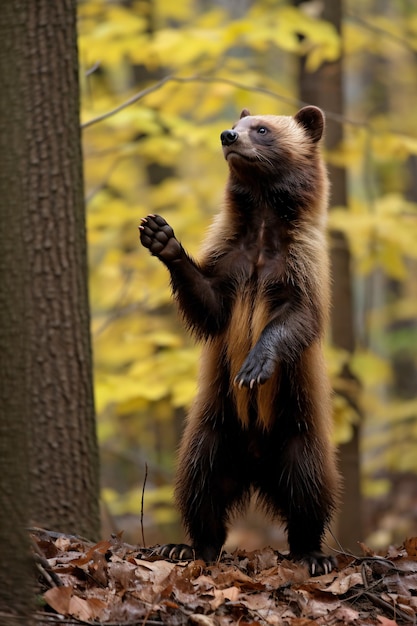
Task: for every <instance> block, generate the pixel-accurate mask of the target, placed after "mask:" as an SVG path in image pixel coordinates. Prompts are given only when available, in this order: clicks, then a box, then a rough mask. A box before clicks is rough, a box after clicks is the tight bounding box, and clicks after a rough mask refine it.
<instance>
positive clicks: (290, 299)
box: [140, 106, 339, 574]
mask: <svg viewBox="0 0 417 626" xmlns="http://www.w3.org/2000/svg"><path fill="white" fill-rule="evenodd" d="M323 130H324V116H323V113H322V111H321V110H320V109H318V108H316V107H313V106H307V107H304V108H302V109H301V110H300V111H299V112H298V113H297V114H296V115H295V116H294V117H291V116H275V115H262V116H260V115H250V113H249V111H247V110H246V109H244V110H243V111H242V114H241V117H240V120H239V121H238V122H237V123H236V124H235V125H234V126H233V128H231V129H230V130H225V131H223V132H222V133H221V143H222V146H223V153H224V157H225V159H226V161H227V164H228V166H229V178H228V181H227V184H226V190H225V198H224V203H223V207H222V210H221V211H220V213H219V214H218V215H217V217H216V218H215V220H214V222H213V224H212V226H211V229H210V231H209V233H208V236H207V238H206V240H205V242H204V245H203V250H202V254H201V258H200V260H199V261H195V260H193V259H192V258H191V257H190V256H189V255H188V254H187V252H186V251H185V249H184V248H183V246H182V245H181V243H180V242H179V241H178V240H177V239H176V237H175V235H174V232H173V230H172V228H171V227H170V226H169V225H168V224H167V222H166V221H165V220H164V219H163V218H162V217H160V216H158V215H148V217H146V218H144V219H143V220H142V224H141V226H140V239H141V242H142V245H143V246H145V247H146V248H148V249H149V250H150V252H151V253H152V254H153V255H154V256H156V257H158V259H160V260H161V261H162V262H163V263H164V264H165V265H166V267H167V268H168V270H169V272H170V277H171V285H172V290H173V293H174V296H175V298H176V300H177V302H178V305H179V308H180V311H181V313H182V315H183V318H184V320H185V323H186V324H187V326H188V327H189V328H190V329H191V331H193V332H194V333H195V335H196V336H197V338H198V339H199V340H201V341H202V343H203V350H202V357H201V367H200V375H199V388H198V394H197V397H196V399H195V401H194V404H193V406H192V408H191V411H190V413H189V415H188V419H187V424H186V427H185V431H184V434H183V438H182V443H181V446H180V451H179V460H178V471H177V476H176V490H175V493H176V500H177V503H178V506H179V508H180V511H181V514H182V519H183V523H184V525H185V527H186V530H187V531H188V534H189V537H190V540H191V545H190V546H187V545H183V544H179V545H176V544H169V545H167V546H164V547H163V548H162V553H163V554H166V555H169V556H170V557H171V558H185V559H187V558H193V557H195V558H202V559H204V560H205V561H208V562H211V561H214V560H215V559H216V558H217V557H218V555H219V553H220V551H221V548H222V546H223V544H224V542H225V539H226V533H227V523H228V520H229V517H230V514H231V512H232V511H233V510H236V509H239V510H241V509H242V508H243V507H244V506H245V505H246V504H247V503H248V501H249V498H250V496H251V494H252V493H254V492H256V494H257V497H258V501H259V502H260V503H261V504H262V506H263V507H264V508H265V510H266V511H267V512H268V513H270V514H271V513H272V514H273V515H274V516H279V517H280V518H281V519H282V520H283V521H284V522H285V524H286V529H287V533H288V543H289V548H290V555H291V557H292V558H294V559H296V560H300V561H303V562H304V563H306V564H307V565H308V567H309V569H310V572H311V573H312V574H320V573H323V572H328V571H330V570H331V569H332V567H333V565H334V559H333V558H332V557H330V556H326V555H324V554H323V553H322V551H321V544H322V539H323V535H324V532H325V529H326V527H327V525H328V523H329V521H330V518H331V515H332V513H333V511H334V509H335V504H336V502H337V498H338V492H339V476H338V471H337V468H336V461H335V450H334V447H333V445H332V442H331V426H332V409H331V397H330V388H329V382H328V378H327V374H326V366H325V362H324V359H323V350H322V342H323V337H324V334H325V329H326V324H327V320H328V309H329V268H328V253H327V245H326V234H325V226H326V215H327V204H328V179H327V173H326V169H325V166H324V163H323V160H322V157H321V154H320V147H319V143H320V139H321V137H322V134H323Z"/></svg>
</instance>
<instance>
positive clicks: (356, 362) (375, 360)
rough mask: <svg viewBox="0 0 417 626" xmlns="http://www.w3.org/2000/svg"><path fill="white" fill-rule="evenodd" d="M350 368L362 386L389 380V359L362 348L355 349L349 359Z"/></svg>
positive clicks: (379, 383) (380, 383)
mask: <svg viewBox="0 0 417 626" xmlns="http://www.w3.org/2000/svg"><path fill="white" fill-rule="evenodd" d="M349 365H350V368H351V370H352V372H353V374H355V375H356V376H357V378H358V379H359V381H360V382H361V384H362V385H364V386H373V385H382V384H383V383H387V382H389V381H390V380H391V368H390V364H389V361H388V360H386V359H383V358H382V357H379V356H378V355H376V354H374V353H372V352H369V351H364V350H358V351H356V352H355V353H354V354H353V355H352V357H351V359H350V363H349Z"/></svg>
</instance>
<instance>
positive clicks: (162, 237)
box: [139, 215, 182, 263]
mask: <svg viewBox="0 0 417 626" xmlns="http://www.w3.org/2000/svg"><path fill="white" fill-rule="evenodd" d="M139 234H140V241H141V243H142V245H143V246H144V247H145V248H148V250H149V251H150V253H151V254H153V255H154V256H156V257H158V258H159V259H161V261H165V262H167V263H170V262H172V261H176V260H177V259H179V258H181V251H182V248H181V244H180V243H179V241H178V240H177V239H176V238H175V235H174V231H173V230H172V228H171V226H170V225H169V224H168V223H167V222H166V221H165V220H164V218H163V217H161V216H160V215H148V216H147V217H144V218H142V223H141V225H140V226H139Z"/></svg>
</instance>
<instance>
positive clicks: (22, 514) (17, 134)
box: [0, 0, 32, 625]
mask: <svg viewBox="0 0 417 626" xmlns="http://www.w3.org/2000/svg"><path fill="white" fill-rule="evenodd" d="M24 42H25V12H24V10H22V7H21V6H20V3H19V2H17V1H15V0H4V1H3V3H2V4H1V7H0V76H1V83H2V84H1V92H0V553H1V565H0V623H2V624H5V623H7V624H10V625H11V624H14V623H18V620H19V619H20V623H23V621H22V620H23V619H24V620H25V623H27V624H28V623H29V613H30V610H31V599H32V598H31V592H30V574H29V573H30V566H29V547H28V544H29V541H28V538H27V534H26V531H25V527H26V526H27V522H28V511H27V506H26V504H27V501H28V492H29V490H28V462H27V461H28V455H27V450H28V449H27V428H26V415H27V399H28V396H27V395H26V394H25V393H24V390H25V388H27V373H26V367H25V348H26V345H27V343H28V336H27V332H26V324H25V305H26V302H25V298H24V277H25V273H26V271H27V268H26V263H25V251H24V244H23V233H22V222H23V217H24V210H25V201H26V195H25V190H24V188H23V186H22V184H21V183H22V178H23V174H24V168H23V165H24V161H25V158H24V157H25V147H26V137H25V111H24V89H25V87H24V80H25V77H24V75H23V73H22V72H21V71H20V70H21V67H22V66H21V63H20V61H22V57H21V53H22V50H23V49H24ZM15 620H16V621H15Z"/></svg>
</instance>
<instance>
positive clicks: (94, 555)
mask: <svg viewBox="0 0 417 626" xmlns="http://www.w3.org/2000/svg"><path fill="white" fill-rule="evenodd" d="M31 535H32V544H33V550H34V553H35V560H36V563H37V568H38V583H39V589H38V594H39V596H40V599H41V606H42V609H41V610H40V611H38V614H37V617H38V618H39V621H38V623H42V624H54V623H59V624H80V623H81V624H95V625H97V624H106V625H109V626H116V625H117V626H135V625H139V624H140V625H144V626H145V625H146V626H154V625H160V624H166V625H168V626H179V625H185V624H197V625H201V626H226V625H231V624H240V625H242V626H243V625H244V624H245V625H246V624H249V625H251V626H255V625H260V626H262V625H265V624H269V625H271V626H281V625H282V626H309V625H313V624H314V625H315V626H325V625H326V626H338V625H342V624H343V625H345V624H360V625H368V624H369V625H377V626H395V625H398V626H399V625H402V624H417V538H413V539H408V540H407V541H405V543H404V545H403V546H401V547H400V548H392V547H391V548H389V549H388V550H387V553H386V555H385V556H384V557H381V556H377V555H375V554H374V553H372V552H371V551H370V550H369V549H368V548H366V546H361V547H362V550H363V556H362V557H354V556H349V555H346V554H340V555H338V562H339V566H338V568H337V569H336V570H335V571H332V572H331V573H329V574H325V575H322V576H316V577H310V576H309V574H308V571H307V569H306V568H305V567H303V566H302V565H300V564H297V563H294V562H292V561H289V560H287V559H285V557H284V556H282V555H281V554H279V553H278V552H277V551H275V550H272V549H271V548H265V549H264V550H257V551H255V552H250V553H249V552H247V553H246V552H243V551H241V550H237V551H235V552H234V553H233V554H228V553H225V554H223V555H222V558H221V560H220V561H219V562H218V563H216V564H215V565H210V566H207V565H206V564H205V563H204V562H203V561H192V562H180V563H172V562H170V561H167V560H165V559H162V558H161V557H159V556H156V555H153V554H152V549H145V548H138V547H135V546H132V545H128V544H126V543H124V542H123V541H122V539H121V537H114V538H112V539H110V540H108V541H107V540H106V541H101V542H99V543H97V544H93V543H91V542H89V541H87V540H84V539H80V538H79V537H74V536H67V535H62V534H59V533H53V532H49V531H46V530H43V529H32V530H31Z"/></svg>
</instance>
